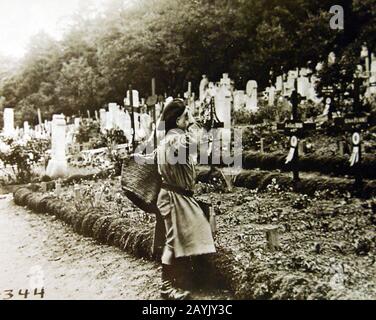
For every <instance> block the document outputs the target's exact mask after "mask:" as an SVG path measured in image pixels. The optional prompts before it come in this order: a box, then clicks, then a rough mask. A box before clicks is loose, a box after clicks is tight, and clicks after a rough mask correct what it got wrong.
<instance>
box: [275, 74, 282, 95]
mask: <svg viewBox="0 0 376 320" xmlns="http://www.w3.org/2000/svg"><path fill="white" fill-rule="evenodd" d="M275 86H276V90H277V91H282V89H283V77H282V76H278V77H277V81H276V83H275Z"/></svg>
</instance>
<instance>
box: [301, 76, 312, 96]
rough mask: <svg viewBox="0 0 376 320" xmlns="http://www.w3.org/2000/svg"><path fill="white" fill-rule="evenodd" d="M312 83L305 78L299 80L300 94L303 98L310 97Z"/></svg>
mask: <svg viewBox="0 0 376 320" xmlns="http://www.w3.org/2000/svg"><path fill="white" fill-rule="evenodd" d="M309 89H310V82H309V79H308V78H307V77H305V76H300V77H299V78H298V93H299V94H300V95H301V96H302V97H308V96H309Z"/></svg>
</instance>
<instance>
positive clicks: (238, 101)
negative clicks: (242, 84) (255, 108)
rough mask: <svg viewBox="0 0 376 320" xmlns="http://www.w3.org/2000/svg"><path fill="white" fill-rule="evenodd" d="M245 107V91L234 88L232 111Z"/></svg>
mask: <svg viewBox="0 0 376 320" xmlns="http://www.w3.org/2000/svg"><path fill="white" fill-rule="evenodd" d="M244 107H245V91H244V90H236V91H235V92H234V111H238V110H241V109H243V108H244Z"/></svg>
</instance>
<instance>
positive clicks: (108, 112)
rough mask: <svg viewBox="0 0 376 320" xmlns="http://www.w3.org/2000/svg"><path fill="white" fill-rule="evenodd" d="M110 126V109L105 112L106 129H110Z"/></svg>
mask: <svg viewBox="0 0 376 320" xmlns="http://www.w3.org/2000/svg"><path fill="white" fill-rule="evenodd" d="M112 128H113V126H112V115H111V112H110V111H107V112H106V130H111V129H112Z"/></svg>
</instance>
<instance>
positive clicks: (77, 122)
mask: <svg viewBox="0 0 376 320" xmlns="http://www.w3.org/2000/svg"><path fill="white" fill-rule="evenodd" d="M80 123H81V118H74V128H75V129H76V130H78V129H79V128H80ZM52 126H53V120H52Z"/></svg>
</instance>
